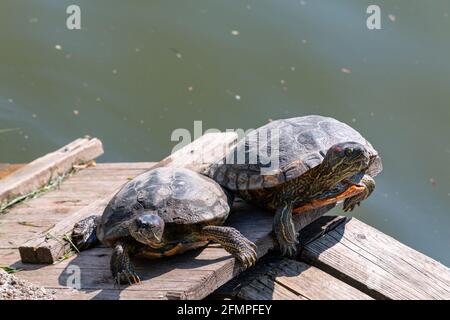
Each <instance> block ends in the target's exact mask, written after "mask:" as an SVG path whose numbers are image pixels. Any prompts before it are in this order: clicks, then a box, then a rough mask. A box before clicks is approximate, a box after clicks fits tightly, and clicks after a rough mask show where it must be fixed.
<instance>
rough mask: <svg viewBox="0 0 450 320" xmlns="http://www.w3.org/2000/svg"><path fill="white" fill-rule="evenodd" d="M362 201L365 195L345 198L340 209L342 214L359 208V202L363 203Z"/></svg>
mask: <svg viewBox="0 0 450 320" xmlns="http://www.w3.org/2000/svg"><path fill="white" fill-rule="evenodd" d="M364 199H366V195H365V194H362V195H361V194H357V195H356V196H353V197H350V198H347V199H345V200H344V205H343V206H342V209H343V210H344V212H350V211H353V210H354V209H355V207H356V206H361V201H363V200H364Z"/></svg>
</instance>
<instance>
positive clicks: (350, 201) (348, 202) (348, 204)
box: [342, 174, 375, 212]
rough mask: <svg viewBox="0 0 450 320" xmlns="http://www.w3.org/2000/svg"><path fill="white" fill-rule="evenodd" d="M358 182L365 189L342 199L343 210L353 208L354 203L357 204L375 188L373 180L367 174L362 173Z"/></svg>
mask: <svg viewBox="0 0 450 320" xmlns="http://www.w3.org/2000/svg"><path fill="white" fill-rule="evenodd" d="M358 184H359V185H361V186H363V187H364V188H365V190H364V191H363V192H361V193H359V194H357V195H354V196H352V197H349V198H347V199H345V200H344V205H343V207H342V209H343V210H344V211H345V212H347V211H352V210H353V209H355V207H356V205H358V206H359V205H360V204H361V201H363V200H365V199H367V198H368V197H369V196H370V195H371V194H372V192H373V190H375V180H374V179H373V178H372V177H371V176H369V175H368V174H366V175H364V176H363V177H362V178H361V181H360V182H359V183H358Z"/></svg>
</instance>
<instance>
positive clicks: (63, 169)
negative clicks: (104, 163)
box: [0, 138, 103, 206]
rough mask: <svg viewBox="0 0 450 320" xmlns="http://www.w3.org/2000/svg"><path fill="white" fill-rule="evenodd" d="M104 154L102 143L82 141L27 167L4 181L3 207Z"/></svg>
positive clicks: (0, 196)
mask: <svg viewBox="0 0 450 320" xmlns="http://www.w3.org/2000/svg"><path fill="white" fill-rule="evenodd" d="M101 154H103V146H102V143H101V141H100V140H98V139H96V138H93V139H87V138H82V139H77V140H75V141H73V142H71V143H69V144H68V145H66V146H64V147H62V148H61V149H59V150H57V151H54V152H51V153H48V154H46V155H45V156H43V157H40V158H38V159H36V160H34V161H32V162H30V163H28V164H26V165H24V166H23V167H21V168H20V169H18V170H15V171H14V172H12V173H11V174H9V175H7V176H6V177H4V179H1V180H0V206H1V205H4V204H6V203H8V202H9V201H11V200H13V199H14V198H17V197H20V196H23V195H26V194H28V193H30V192H33V191H35V190H37V189H39V188H41V187H43V186H45V185H47V184H48V183H49V182H50V181H52V180H53V179H55V178H56V177H58V176H63V175H65V174H67V173H68V172H70V170H72V168H73V166H74V165H76V164H81V163H84V162H88V161H90V160H92V159H95V158H96V157H98V156H99V155H101Z"/></svg>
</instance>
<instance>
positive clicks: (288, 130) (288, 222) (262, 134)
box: [206, 115, 382, 256]
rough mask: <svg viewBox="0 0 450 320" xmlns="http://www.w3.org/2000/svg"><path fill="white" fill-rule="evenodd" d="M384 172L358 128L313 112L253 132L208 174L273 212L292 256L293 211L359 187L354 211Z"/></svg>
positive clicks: (349, 206) (351, 203)
mask: <svg viewBox="0 0 450 320" xmlns="http://www.w3.org/2000/svg"><path fill="white" fill-rule="evenodd" d="M381 170H382V165H381V159H380V157H379V155H378V153H377V151H376V150H375V149H374V148H373V147H372V145H371V144H370V143H369V142H368V141H367V140H366V139H364V138H363V137H362V136H361V134H359V133H358V132H357V131H356V130H354V129H353V128H351V127H350V126H348V125H346V124H344V123H342V122H339V121H337V120H335V119H333V118H328V117H322V116H316V115H311V116H305V117H298V118H291V119H283V120H277V121H273V122H270V123H269V124H267V125H265V126H262V127H260V128H259V129H256V130H253V131H251V132H250V133H249V134H247V135H246V136H245V137H244V139H242V140H241V141H239V143H238V144H237V146H236V148H234V149H233V150H232V151H231V152H230V153H229V154H228V155H227V156H226V157H225V158H224V159H223V160H221V161H220V162H218V163H216V164H214V165H212V166H211V167H210V169H209V171H208V172H207V173H206V174H207V175H208V176H210V177H211V178H213V179H214V180H216V181H217V182H218V183H219V184H220V185H222V186H223V187H225V188H228V189H229V190H231V191H233V192H234V193H235V194H236V195H237V196H239V197H241V198H243V199H244V200H246V201H249V202H252V203H254V204H256V205H258V206H262V207H264V208H266V209H269V210H272V211H274V212H275V218H274V232H275V234H276V237H277V240H278V243H279V246H280V249H281V251H282V253H283V254H285V255H289V256H293V255H294V254H295V252H296V244H297V233H296V231H295V228H294V224H293V221H292V212H293V211H294V212H295V211H297V209H299V208H301V207H302V206H303V207H306V205H307V204H308V203H309V204H311V203H314V206H320V204H321V203H322V204H325V203H327V202H326V201H329V200H330V199H333V198H335V197H336V196H337V195H344V194H345V193H346V192H347V191H348V190H349V189H350V187H351V186H355V185H357V186H359V187H360V189H362V190H363V192H361V193H359V194H357V195H353V196H349V197H348V198H346V199H345V200H344V206H343V209H344V211H351V210H353V209H354V207H355V206H356V205H359V204H360V202H361V201H363V200H364V199H366V198H367V197H368V196H369V195H370V194H371V193H372V192H373V190H374V188H375V181H374V179H373V177H374V176H375V175H377V174H378V173H379V172H380V171H381Z"/></svg>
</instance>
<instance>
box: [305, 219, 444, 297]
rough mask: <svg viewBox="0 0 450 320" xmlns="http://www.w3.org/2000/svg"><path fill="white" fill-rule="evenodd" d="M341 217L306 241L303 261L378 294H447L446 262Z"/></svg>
mask: <svg viewBox="0 0 450 320" xmlns="http://www.w3.org/2000/svg"><path fill="white" fill-rule="evenodd" d="M322 219H329V218H328V217H327V218H325V217H324V218H322ZM322 219H319V220H318V221H316V222H315V223H314V224H313V225H312V226H311V228H313V227H314V225H320V224H321V223H322V222H321V220H322ZM341 221H342V222H341V223H338V224H335V225H334V228H331V230H328V232H325V233H322V234H321V235H319V236H318V237H313V238H312V239H310V240H308V241H306V242H305V241H304V242H303V245H304V247H303V250H302V253H301V260H302V261H304V262H306V263H309V264H311V265H314V266H316V267H318V268H320V269H322V270H324V271H325V272H327V273H329V274H331V275H333V276H335V277H337V278H339V279H341V280H343V281H344V282H346V283H348V284H350V285H351V286H353V287H355V288H357V289H359V290H361V291H363V292H365V293H366V294H368V295H370V296H371V297H373V298H376V299H447V300H448V299H450V269H449V268H448V267H446V266H444V265H442V264H441V263H439V262H437V261H435V260H433V259H431V258H430V257H427V256H425V255H423V254H422V253H420V252H417V251H416V250H414V249H411V248H409V247H408V246H406V245H404V244H402V243H400V242H399V241H397V240H395V239H394V238H392V237H390V236H388V235H386V234H383V233H382V232H380V231H378V230H377V229H375V228H373V227H370V226H368V225H366V224H365V223H363V222H361V221H359V220H357V219H355V218H344V219H341Z"/></svg>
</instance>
